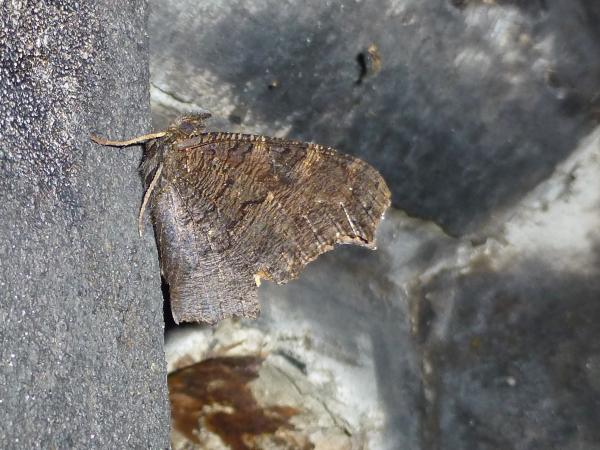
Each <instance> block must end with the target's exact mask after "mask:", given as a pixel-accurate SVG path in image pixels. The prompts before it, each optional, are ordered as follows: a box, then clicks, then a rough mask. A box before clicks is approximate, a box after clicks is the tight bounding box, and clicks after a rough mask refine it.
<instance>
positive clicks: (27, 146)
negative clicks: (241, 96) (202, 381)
mask: <svg viewBox="0 0 600 450" xmlns="http://www.w3.org/2000/svg"><path fill="white" fill-rule="evenodd" d="M0 11H1V12H0V96H1V98H2V101H1V102H0V136H1V137H0V142H1V146H0V147H1V149H0V161H1V163H0V172H1V175H0V199H1V204H2V214H0V255H1V259H0V273H1V274H0V293H1V302H0V323H1V327H0V423H2V426H1V427H0V447H2V448H123V447H137V448H140V447H153V448H159V447H162V448H164V447H166V446H167V445H168V427H169V417H168V404H167V396H166V386H165V382H164V379H165V365H164V358H163V351H162V342H163V333H162V332H163V325H162V298H161V295H160V277H159V272H158V264H157V260H156V251H155V247H154V244H153V241H152V237H151V236H150V235H147V236H146V238H145V239H144V240H140V239H139V238H138V236H137V229H136V214H137V208H138V205H139V202H140V199H141V194H142V186H141V181H140V179H139V176H138V174H137V164H138V161H139V158H140V152H139V150H137V151H136V149H133V150H129V151H121V150H114V149H109V148H106V147H100V146H97V145H93V144H92V143H91V142H90V140H89V134H90V133H91V132H97V133H100V134H103V135H108V136H110V137H113V138H118V137H124V136H130V135H135V134H138V133H141V132H144V131H145V130H146V129H147V127H148V124H149V117H150V115H149V108H148V100H149V97H148V87H147V84H148V68H147V48H148V40H147V37H146V34H145V22H146V15H147V5H146V3H145V2H137V3H136V4H135V5H133V4H132V5H129V6H127V5H125V4H123V5H121V4H120V3H114V2H99V3H97V4H92V3H89V2H79V3H76V2H69V1H56V2H46V3H39V4H37V3H36V4H32V3H31V2H23V1H11V2H3V3H2V6H0Z"/></svg>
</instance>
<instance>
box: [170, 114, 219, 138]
mask: <svg viewBox="0 0 600 450" xmlns="http://www.w3.org/2000/svg"><path fill="white" fill-rule="evenodd" d="M210 116H211V114H210V113H208V112H203V113H196V114H189V115H185V116H182V117H180V118H179V119H177V120H176V121H175V122H173V123H172V124H171V126H170V127H169V131H170V132H171V133H173V134H175V135H177V136H178V137H180V138H191V137H194V136H198V135H200V134H201V133H203V132H204V129H205V125H204V123H205V121H206V119H208V118H209V117H210Z"/></svg>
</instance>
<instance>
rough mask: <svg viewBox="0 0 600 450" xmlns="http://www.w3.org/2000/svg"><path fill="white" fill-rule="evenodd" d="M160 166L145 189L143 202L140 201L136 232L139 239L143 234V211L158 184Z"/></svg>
mask: <svg viewBox="0 0 600 450" xmlns="http://www.w3.org/2000/svg"><path fill="white" fill-rule="evenodd" d="M162 168H163V166H162V164H161V165H160V166H158V169H156V172H155V173H154V177H153V178H152V181H151V182H150V186H148V189H146V193H145V194H144V200H143V201H142V206H141V207H140V213H139V215H138V232H139V233H140V237H142V235H143V234H144V211H146V207H147V206H148V201H150V195H152V191H154V188H155V187H156V183H158V178H159V177H160V173H161V172H162Z"/></svg>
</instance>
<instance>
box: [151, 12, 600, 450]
mask: <svg viewBox="0 0 600 450" xmlns="http://www.w3.org/2000/svg"><path fill="white" fill-rule="evenodd" d="M152 4H153V5H154V14H153V15H152V16H151V18H150V30H151V31H150V32H151V77H152V86H151V94H152V100H153V119H154V121H155V123H156V125H157V126H160V125H161V124H164V122H165V121H167V120H169V118H172V117H173V116H176V115H178V114H179V113H180V111H185V110H189V109H192V108H195V107H203V108H206V109H209V110H210V111H212V112H213V113H214V114H215V116H216V120H215V121H214V122H213V126H214V127H215V128H221V129H229V130H243V131H246V132H260V133H264V134H272V135H273V134H274V135H279V136H289V137H292V138H299V139H305V140H312V141H315V142H319V143H323V144H329V145H332V146H334V147H336V148H338V149H340V150H342V151H345V152H349V153H354V154H358V155H360V156H362V157H364V158H365V159H367V160H368V161H370V162H372V163H373V164H374V165H375V166H377V167H378V168H379V169H380V170H381V171H382V172H383V174H384V176H385V177H386V179H387V181H388V182H389V183H390V186H391V187H392V190H393V194H394V197H393V201H394V205H395V206H396V207H397V208H401V209H404V210H406V211H407V212H408V213H409V215H411V216H413V217H415V216H416V218H410V217H407V216H406V215H404V214H401V213H398V212H390V214H389V215H388V218H387V219H386V221H385V222H384V224H383V226H382V230H381V234H380V240H379V249H378V250H377V252H374V253H369V252H367V251H364V250H360V249H352V248H344V249H341V250H338V251H335V252H332V253H329V254H327V255H324V256H322V257H321V258H319V259H318V260H317V261H315V262H314V263H313V264H311V265H309V266H308V267H307V269H306V271H305V273H304V274H303V275H302V276H301V277H300V279H299V280H297V281H294V282H292V283H290V284H289V285H287V286H283V287H281V286H273V285H270V284H268V283H265V285H264V286H261V291H260V297H261V304H262V308H263V314H262V316H261V318H260V319H259V320H258V321H256V322H252V323H244V324H243V327H242V328H244V327H245V328H244V329H245V330H246V334H247V335H248V336H252V333H253V332H254V329H255V328H260V330H261V332H262V333H264V334H265V335H266V336H267V337H268V339H270V340H271V342H272V343H275V344H273V346H272V347H271V348H273V352H275V353H277V352H279V353H288V354H292V355H295V356H296V357H297V358H298V359H300V360H301V363H302V364H304V365H305V369H306V373H307V375H306V377H307V378H308V379H309V380H311V381H314V382H316V383H322V385H320V387H323V386H325V387H328V388H329V393H330V394H331V395H333V396H334V397H336V395H337V397H336V402H334V403H335V404H336V405H337V407H338V411H341V413H342V415H343V414H345V415H347V416H348V417H353V418H354V420H353V424H354V426H353V427H351V429H352V431H353V432H356V433H360V432H361V431H364V430H361V425H362V424H369V427H372V428H370V430H369V431H368V433H367V434H369V433H370V434H369V436H370V437H369V442H370V443H371V447H370V448H371V449H373V450H382V449H386V450H387V449H390V450H395V449H398V448H410V449H427V450H429V449H452V450H455V449H456V450H458V449H461V450H462V449H465V450H466V449H469V450H470V449H474V448H477V449H523V450H526V449H527V450H529V449H532V450H533V449H542V448H543V449H546V448H557V449H558V448H560V449H573V450H580V449H585V450H587V449H597V448H600V435H598V431H597V426H596V424H597V423H599V420H600V388H599V383H598V381H597V380H598V379H599V374H600V363H599V361H600V347H599V346H598V345H597V343H598V342H600V328H599V327H598V323H600V311H599V310H598V305H597V303H598V298H600V286H599V285H598V283H597V281H596V280H597V276H598V270H600V267H599V264H598V257H597V249H598V248H600V232H598V231H597V230H600V211H599V206H598V205H600V198H599V196H598V192H600V181H598V177H597V173H598V171H599V170H600V153H599V152H600V136H599V133H600V130H596V131H594V127H597V125H598V122H597V120H598V109H599V108H598V99H599V97H598V92H600V85H599V83H598V80H599V79H600V77H599V75H600V48H599V45H600V44H599V43H600V39H599V34H598V30H599V29H600V28H599V27H598V23H600V4H598V3H597V2H590V1H584V0H579V1H571V0H546V1H531V2H524V1H512V0H506V1H504V0H502V1H501V0H498V1H489V2H488V1H480V0H466V1H456V0H452V1H446V2H439V1H436V0H426V1H421V0H378V1H372V2H371V1H369V2H366V1H348V2H327V1H306V2H301V3H300V2H293V1H274V0H256V1H250V2H242V1H238V0H224V1H220V2H201V3H198V2H193V1H190V0H153V1H152ZM371 44H375V45H376V46H377V47H378V48H379V52H380V54H381V64H382V66H381V71H380V72H379V73H377V74H373V75H372V76H370V77H368V78H366V79H364V80H363V82H362V83H360V84H357V83H356V81H357V79H358V77H359V72H360V66H359V64H358V62H357V59H356V58H357V55H358V54H359V53H361V52H365V51H366V50H367V48H368V47H369V46H370V45H371ZM451 236H454V237H451ZM204 332H205V333H206V329H205V330H204ZM236 332H237V331H236ZM215 333H217V334H218V333H219V330H217V331H216V332H215ZM240 333H241V332H240ZM241 336H243V334H235V333H232V339H231V340H230V342H233V343H235V342H238V341H239V340H240V339H241ZM307 341H309V342H311V343H312V344H311V345H307V344H306V342H307ZM356 398H358V399H360V400H362V401H358V402H357V401H356ZM361 414H364V415H365V416H364V417H363V416H361ZM379 414H382V417H383V419H382V423H379V425H378V422H377V421H378V420H379V419H381V417H380V416H379ZM378 426H379V429H377V427H378Z"/></svg>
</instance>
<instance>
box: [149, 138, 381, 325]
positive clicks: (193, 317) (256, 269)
mask: <svg viewBox="0 0 600 450" xmlns="http://www.w3.org/2000/svg"><path fill="white" fill-rule="evenodd" d="M173 145H174V149H173V150H174V151H170V152H167V153H166V154H165V159H164V161H163V171H162V177H161V181H160V186H159V188H158V189H157V191H156V193H155V194H154V199H153V212H154V218H155V226H156V233H157V241H158V247H159V251H160V257H161V269H162V272H163V275H164V276H165V278H166V281H167V283H168V284H169V287H170V296H171V306H172V311H173V317H174V318H175V320H176V321H178V322H179V321H201V322H208V323H215V322H217V321H219V320H221V319H223V318H226V317H230V316H241V317H250V318H254V317H256V316H257V315H258V313H259V305H258V298H257V285H258V284H259V283H260V279H269V280H273V281H275V282H277V283H284V282H286V281H288V280H290V279H293V278H295V277H297V276H298V274H299V272H300V271H301V270H302V268H303V267H304V266H305V265H306V264H308V263H309V262H310V261H312V260H314V259H315V258H316V257H317V256H319V255H320V254H322V253H324V252H326V251H328V250H331V249H332V248H333V247H334V245H335V244H358V245H363V246H367V247H373V246H374V235H375V229H376V227H377V225H378V223H379V221H380V220H381V217H382V216H383V213H384V211H385V210H386V209H387V207H388V206H389V204H390V192H389V189H388V188H387V186H386V184H385V182H384V180H383V179H382V177H381V176H380V175H379V173H378V172H377V171H376V170H375V169H373V168H372V167H371V166H369V165H368V164H367V163H365V162H363V161H361V160H359V159H357V158H354V157H351V156H348V155H344V154H341V153H338V152H336V151H335V150H333V149H331V148H327V147H322V146H319V145H315V144H307V143H302V142H295V141H288V140H284V139H275V138H266V137H262V136H253V135H243V134H234V133H205V134H203V135H202V136H199V137H196V138H193V139H190V140H188V141H183V142H179V143H176V144H173Z"/></svg>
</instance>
